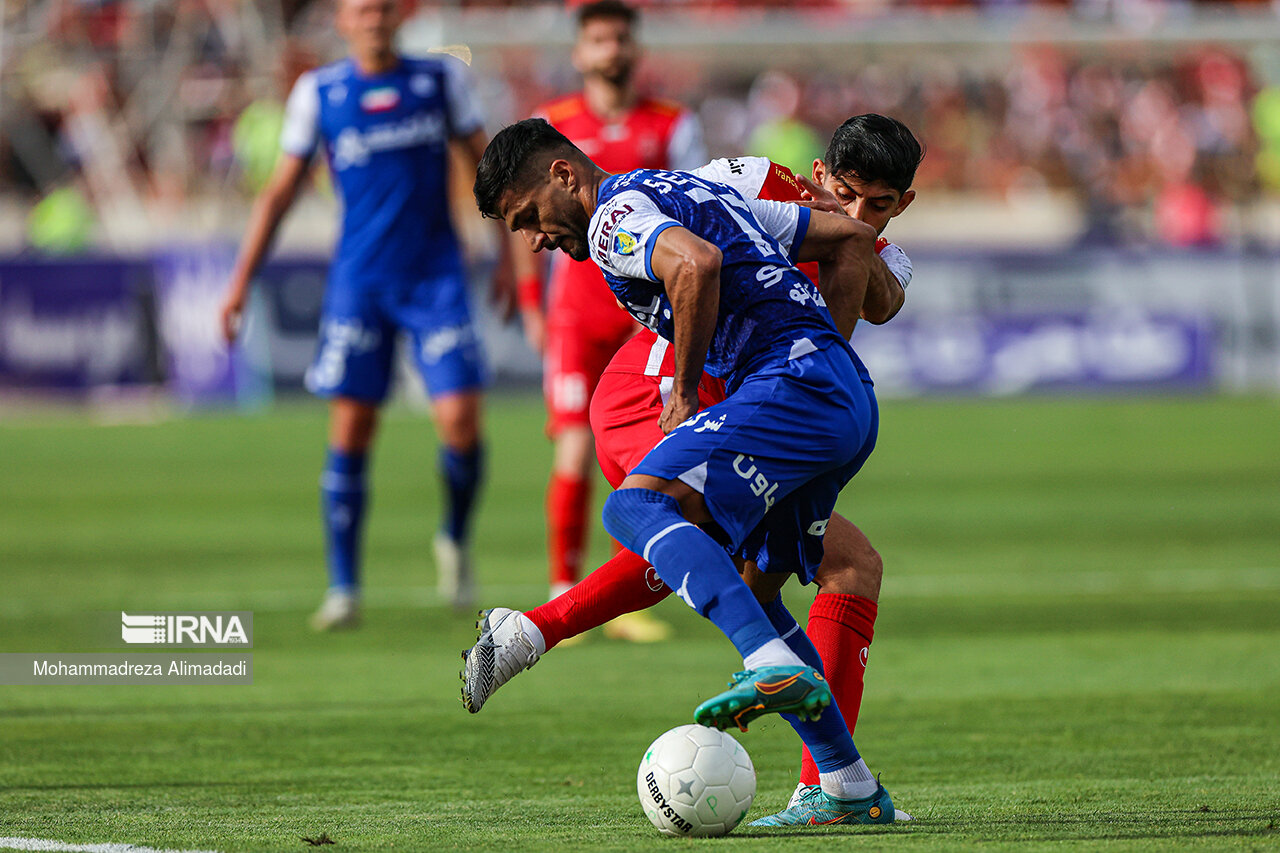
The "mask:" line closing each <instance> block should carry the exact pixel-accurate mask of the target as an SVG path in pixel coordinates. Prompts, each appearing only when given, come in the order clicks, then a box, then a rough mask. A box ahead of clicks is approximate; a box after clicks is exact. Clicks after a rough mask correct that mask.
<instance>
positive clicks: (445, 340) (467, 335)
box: [421, 325, 476, 364]
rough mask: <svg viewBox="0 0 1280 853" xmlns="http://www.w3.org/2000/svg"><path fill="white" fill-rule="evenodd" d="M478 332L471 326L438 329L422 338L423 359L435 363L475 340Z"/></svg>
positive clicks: (428, 362)
mask: <svg viewBox="0 0 1280 853" xmlns="http://www.w3.org/2000/svg"><path fill="white" fill-rule="evenodd" d="M475 337H476V333H475V331H474V330H472V328H471V326H469V325H468V326H445V327H444V328H441V329H436V330H435V331H433V332H431V333H430V334H428V335H426V336H425V337H423V339H422V347H421V352H422V360H423V361H425V362H426V363H427V364H435V363H436V362H437V361H439V360H440V359H442V358H444V357H445V356H446V355H448V354H449V353H451V352H453V351H454V350H456V349H461V348H463V347H465V346H469V345H471V344H472V343H474V342H475Z"/></svg>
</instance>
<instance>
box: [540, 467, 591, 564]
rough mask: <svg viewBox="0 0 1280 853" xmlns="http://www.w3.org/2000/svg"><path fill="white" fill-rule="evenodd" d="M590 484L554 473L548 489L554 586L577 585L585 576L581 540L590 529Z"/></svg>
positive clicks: (550, 549)
mask: <svg viewBox="0 0 1280 853" xmlns="http://www.w3.org/2000/svg"><path fill="white" fill-rule="evenodd" d="M589 500H591V483H590V482H589V481H588V480H584V479H582V478H580V477H566V476H565V475H563V474H557V473H552V475H551V484H550V485H549V486H548V487H547V552H548V557H550V560H551V583H553V584H557V583H576V582H577V580H578V575H580V574H581V573H582V541H583V539H584V538H585V537H586V530H587V501H589Z"/></svg>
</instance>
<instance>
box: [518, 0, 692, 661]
mask: <svg viewBox="0 0 1280 853" xmlns="http://www.w3.org/2000/svg"><path fill="white" fill-rule="evenodd" d="M577 22H578V34H577V42H576V43H575V45H574V48H573V64H574V67H576V68H577V69H578V71H579V72H580V73H581V74H582V86H583V88H582V91H581V92H576V93H574V94H572V95H567V96H565V97H563V98H559V99H557V100H554V101H551V102H550V103H548V104H544V105H543V106H541V107H540V108H538V110H537V111H536V114H537V115H538V116H540V117H542V118H545V119H546V120H547V121H549V122H550V123H551V124H552V125H553V126H554V127H555V128H556V129H557V130H559V131H560V132H561V133H563V134H564V135H565V136H567V137H568V138H569V139H570V140H572V141H573V142H574V143H575V144H576V145H577V146H578V147H579V148H580V149H582V151H583V152H584V153H585V154H586V155H587V156H588V157H590V158H591V159H592V160H594V161H595V162H596V163H598V164H599V165H600V166H601V168H603V169H606V170H607V171H610V172H629V171H631V170H632V169H692V168H694V167H696V166H700V165H702V164H703V163H705V162H706V160H707V157H706V150H705V146H704V144H703V141H702V128H701V126H700V125H699V123H698V120H697V118H696V117H695V116H694V115H693V114H692V113H690V112H688V111H687V110H685V109H683V108H682V107H680V106H679V105H677V104H673V103H670V102H666V101H658V100H655V99H653V98H648V97H643V96H642V95H640V93H639V92H638V91H637V89H636V85H635V71H636V65H637V63H638V61H639V59H640V49H639V46H638V45H637V43H636V39H635V30H636V26H637V23H638V21H637V13H636V11H635V10H634V9H633V8H631V7H630V6H627V5H626V4H624V3H622V2H619V0H599V2H594V3H588V4H586V5H584V6H582V7H581V8H579V10H578V12H577ZM530 260H531V263H530V269H537V268H538V266H537V265H536V264H534V263H532V259H530ZM550 285H551V286H550V288H549V290H550V293H549V294H548V297H547V306H546V308H545V310H544V308H543V287H542V280H541V277H540V276H539V275H538V274H536V273H531V274H527V275H522V276H521V280H520V284H519V295H520V308H521V315H522V317H523V320H524V326H525V333H526V335H527V336H528V339H529V342H530V343H531V344H532V345H533V346H534V347H535V348H537V349H539V350H540V351H542V352H543V353H544V356H545V360H544V370H545V374H544V375H545V379H544V391H545V396H546V401H547V411H548V418H547V433H548V434H549V435H550V437H551V439H552V441H553V442H554V444H555V456H554V462H553V467H552V471H551V482H550V484H549V486H548V488H547V551H548V555H549V559H550V580H551V596H552V597H555V596H557V595H559V594H560V593H562V592H564V591H565V590H566V589H568V588H569V587H571V586H572V585H573V584H574V583H576V582H577V581H578V578H579V577H580V576H581V573H582V559H583V552H584V546H585V543H586V525H587V509H588V506H589V504H590V500H591V479H592V476H593V474H594V472H593V470H592V468H593V461H594V454H593V451H592V438H591V427H590V424H589V422H588V415H587V412H588V405H589V403H590V401H591V395H592V393H594V391H595V387H596V383H597V382H599V380H600V374H601V372H602V371H603V370H604V367H605V365H606V364H608V363H609V359H610V358H611V357H612V356H613V354H614V353H615V352H617V351H618V348H619V347H620V346H622V344H623V343H624V342H625V341H626V340H627V338H629V337H631V335H633V334H634V333H635V331H636V329H637V328H638V327H637V325H636V323H635V321H634V320H632V319H631V317H630V316H629V315H628V314H627V313H626V312H624V311H620V310H618V305H617V301H616V300H615V299H614V296H613V294H612V293H611V292H610V291H609V287H608V285H606V284H605V282H604V277H603V276H602V275H601V273H600V269H599V268H598V267H597V266H596V265H595V264H593V263H592V262H591V261H589V260H588V261H574V260H572V259H570V258H569V257H568V256H567V255H564V254H561V253H557V254H556V255H555V257H554V259H553V260H552V266H551V275H550ZM606 631H607V632H608V633H609V634H610V635H611V636H614V637H618V638H623V639H632V640H648V641H653V640H659V639H663V638H664V637H665V636H666V634H667V632H668V629H667V628H666V626H665V625H664V624H663V623H660V622H657V621H656V620H654V619H653V618H652V617H650V616H648V615H647V614H644V613H636V614H632V615H630V616H628V617H627V618H625V619H623V620H620V621H619V622H617V623H614V624H611V625H610V626H608V628H606Z"/></svg>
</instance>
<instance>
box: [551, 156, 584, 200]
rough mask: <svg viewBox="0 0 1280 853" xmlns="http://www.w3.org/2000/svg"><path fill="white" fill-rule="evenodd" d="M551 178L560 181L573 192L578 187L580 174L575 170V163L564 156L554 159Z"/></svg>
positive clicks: (556, 181)
mask: <svg viewBox="0 0 1280 853" xmlns="http://www.w3.org/2000/svg"><path fill="white" fill-rule="evenodd" d="M550 171H551V180H552V182H553V183H558V184H560V185H561V186H562V187H564V188H565V189H566V190H568V191H569V192H573V191H574V190H576V189H577V188H578V175H577V173H576V172H574V171H573V164H572V163H570V162H569V161H568V160H565V159H563V158H560V159H557V160H552V161H551V166H550Z"/></svg>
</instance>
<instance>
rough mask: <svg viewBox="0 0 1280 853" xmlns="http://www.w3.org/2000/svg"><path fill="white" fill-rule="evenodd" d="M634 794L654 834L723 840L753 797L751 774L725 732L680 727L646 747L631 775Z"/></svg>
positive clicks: (748, 762) (748, 759)
mask: <svg viewBox="0 0 1280 853" xmlns="http://www.w3.org/2000/svg"><path fill="white" fill-rule="evenodd" d="M636 792H637V793H638V794H639V795H640V805H641V807H642V808H643V809H644V813H645V814H646V815H648V816H649V820H650V821H651V822H652V823H653V825H654V826H656V827H657V828H658V831H659V832H662V833H664V834H666V835H676V836H709V835H728V834H729V833H730V832H731V831H732V830H733V828H734V827H735V826H737V825H738V823H739V822H740V821H741V820H742V819H743V818H744V817H746V816H747V811H748V810H749V809H750V808H751V801H752V800H754V799H755V797H756V769H755V767H753V766H751V756H749V755H747V751H746V750H745V749H743V748H742V747H741V745H739V744H738V742H737V741H736V740H734V739H733V737H732V736H731V735H729V734H727V733H726V732H722V731H718V730H716V729H709V728H707V727H706V726H694V725H688V726H680V727H678V728H674V729H672V730H671V731H669V732H666V733H665V734H663V735H661V736H660V737H659V738H658V739H657V740H655V741H654V742H653V743H652V744H650V745H649V748H648V749H647V750H646V751H645V753H644V758H642V759H641V760H640V772H638V773H637V774H636Z"/></svg>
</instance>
